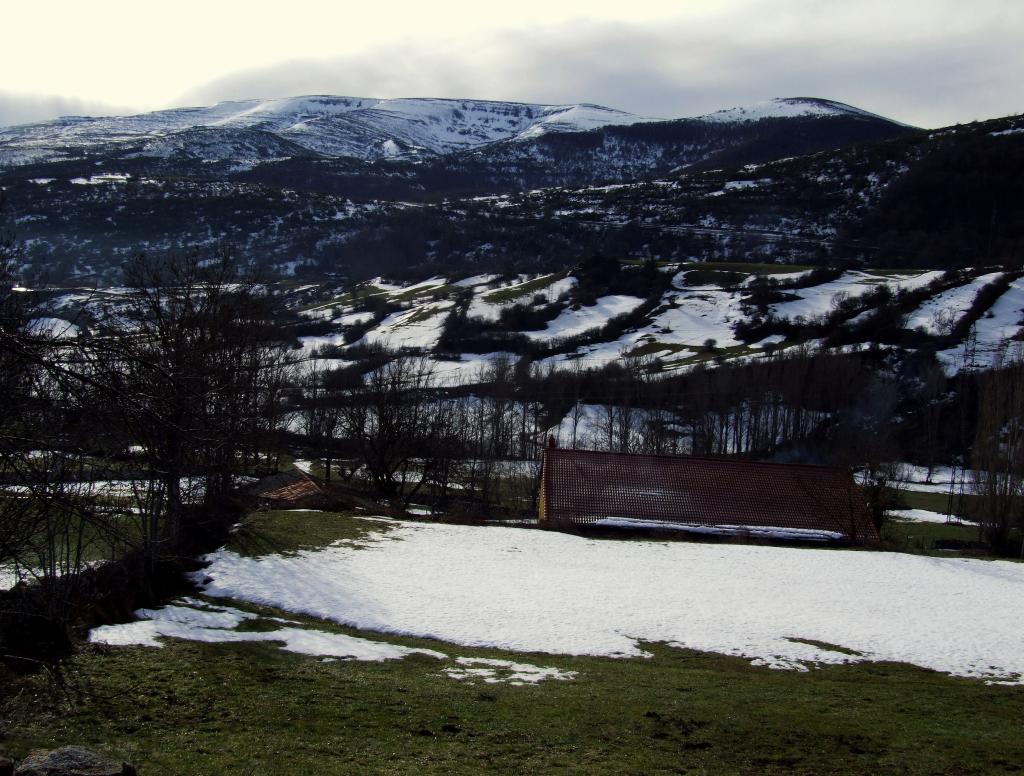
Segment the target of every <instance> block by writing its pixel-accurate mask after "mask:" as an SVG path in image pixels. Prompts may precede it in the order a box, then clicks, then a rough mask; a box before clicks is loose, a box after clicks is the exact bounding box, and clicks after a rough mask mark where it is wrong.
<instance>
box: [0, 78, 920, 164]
mask: <svg viewBox="0 0 1024 776" xmlns="http://www.w3.org/2000/svg"><path fill="white" fill-rule="evenodd" d="M836 116H845V117H858V118H865V119H868V118H870V119H871V120H874V121H881V122H889V123H891V124H893V125H898V122H892V121H891V120H889V119H885V118H884V117H880V116H877V115H876V114H871V113H869V112H868V111H864V110H862V109H860V108H854V107H852V106H848V105H845V104H843V103H838V102H835V101H831V100H824V99H822V98H776V99H774V100H770V101H768V102H764V103H758V104H757V105H754V106H748V107H746V108H743V107H741V108H730V109H726V110H724V111H718V112H717V113H713V114H706V115H704V116H696V117H688V118H681V119H661V118H655V117H650V116H639V115H634V114H631V113H628V112H626V111H622V110H618V109H616V108H610V107H606V106H603V105H597V104H594V103H586V102H583V103H568V104H545V103H522V102H505V101H498V100H469V99H450V98H396V99H376V98H365V97H347V96H335V95H306V96H299V97H286V98H272V99H253V100H230V101H223V102H219V103H216V104H214V105H212V106H200V107H183V108H169V109H165V110H160V111H152V112H148V113H141V114H135V115H130V116H110V117H88V116H70V117H61V118H58V119H54V120H51V121H47V122H38V123H34V124H21V125H15V126H11V127H0V165H3V166H17V165H19V164H24V163H31V162H40V161H60V160H62V159H68V158H73V157H74V155H75V153H76V152H77V153H85V152H89V151H96V150H106V151H118V150H121V151H124V152H126V153H134V154H137V155H141V156H146V155H147V152H148V147H147V144H148V143H151V142H153V141H155V140H157V139H159V138H164V137H167V136H168V135H174V134H176V133H182V132H185V133H187V132H192V131H194V130H197V129H200V128H202V129H206V130H210V131H221V130H223V131H225V132H228V131H230V130H232V129H235V130H238V129H241V130H257V131H264V132H268V133H270V134H272V135H274V136H276V137H278V138H280V139H282V140H286V141H289V142H291V143H294V144H295V145H297V146H300V147H302V148H304V149H306V151H307V152H308V153H310V154H313V155H318V156H324V157H352V158H357V159H363V160H366V161H372V160H387V159H412V160H416V159H420V158H424V157H433V156H438V155H445V154H450V153H458V152H462V151H473V150H479V149H481V148H486V147H488V146H490V145H493V144H495V143H503V142H505V143H507V142H528V141H533V140H538V139H542V138H544V137H545V136H548V135H552V134H575V133H585V132H589V131H595V130H600V129H603V128H606V127H625V126H634V125H637V124H650V123H672V122H679V121H683V122H697V123H708V124H710V123H715V124H730V123H749V122H751V121H755V120H758V119H761V118H771V119H793V118H804V119H806V118H812V117H813V118H822V117H836ZM901 126H902V125H901ZM185 140H186V141H187V138H186V139H185ZM185 145H187V143H186V144H185ZM183 148H184V149H185V150H184V153H185V154H186V155H188V149H187V147H185V146H183ZM224 149H225V153H227V154H229V155H230V154H231V153H232V151H231V150H230V144H229V143H225V144H224ZM193 155H194V154H193ZM236 155H237V154H236Z"/></svg>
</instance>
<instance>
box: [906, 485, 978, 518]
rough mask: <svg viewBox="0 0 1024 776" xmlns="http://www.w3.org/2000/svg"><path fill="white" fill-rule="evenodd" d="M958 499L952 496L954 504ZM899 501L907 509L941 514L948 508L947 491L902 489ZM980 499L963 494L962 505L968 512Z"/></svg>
mask: <svg viewBox="0 0 1024 776" xmlns="http://www.w3.org/2000/svg"><path fill="white" fill-rule="evenodd" d="M959 500H960V497H959V496H957V497H954V500H953V501H954V505H955V504H957V503H958V502H959ZM900 501H901V502H902V503H903V504H905V505H906V508H907V509H927V510H928V511H930V512H938V513H939V514H943V515H944V514H946V510H947V509H948V508H949V494H948V493H922V492H920V491H916V490H902V491H900ZM980 501H981V499H980V498H979V497H978V496H974V495H971V494H965V495H964V496H963V505H964V508H965V509H966V510H967V511H968V512H970V511H971V508H972V507H973V506H975V505H977V504H978V503H979V502H980Z"/></svg>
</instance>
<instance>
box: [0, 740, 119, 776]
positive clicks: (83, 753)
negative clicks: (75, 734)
mask: <svg viewBox="0 0 1024 776" xmlns="http://www.w3.org/2000/svg"><path fill="white" fill-rule="evenodd" d="M2 773H3V771H0V774H2ZM14 776H136V773H135V768H134V767H133V766H132V765H130V764H128V763H123V762H116V761H114V760H108V759H106V758H104V757H100V756H99V755H98V754H96V753H95V752H91V751H89V750H88V749H83V748H82V747H80V746H65V747H62V748H61V749H55V750H54V751H52V752H33V753H32V754H30V755H29V756H28V757H26V758H25V759H24V760H22V761H21V765H19V766H18V769H17V770H16V771H15V772H14Z"/></svg>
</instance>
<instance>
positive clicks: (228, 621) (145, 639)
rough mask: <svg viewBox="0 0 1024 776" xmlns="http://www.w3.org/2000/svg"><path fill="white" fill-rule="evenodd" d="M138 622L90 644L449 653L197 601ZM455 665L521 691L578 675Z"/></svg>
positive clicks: (333, 654)
mask: <svg viewBox="0 0 1024 776" xmlns="http://www.w3.org/2000/svg"><path fill="white" fill-rule="evenodd" d="M135 616H136V617H138V618H139V619H138V620H135V621H134V622H126V623H121V624H118V625H102V626H100V627H98V628H93V629H92V630H91V631H90V632H89V642H90V643H92V644H106V645H108V646H114V647H128V646H140V647H155V648H157V649H159V648H162V647H163V643H162V642H161V641H160V639H162V638H177V639H185V640H187V641H203V642H208V643H225V642H232V643H237V642H242V641H263V642H271V643H279V644H280V645H281V649H283V650H284V651H285V652H295V653H298V654H300V655H313V656H317V657H326V658H328V659H333V660H338V659H340V660H361V661H372V662H382V661H385V660H401V659H402V658H405V657H408V656H409V655H416V654H419V655H426V656H427V657H433V658H437V659H438V660H446V659H448V655H446V654H445V653H443V652H438V651H437V650H433V649H419V648H415V647H402V646H399V645H397V644H388V643H387V642H383V641H373V640H371V639H363V638H359V637H358V636H349V635H346V634H344V633H329V632H327V631H321V630H315V629H311V628H292V627H283V628H277V629H275V630H266V631H239V630H237V628H238V626H239V625H241V624H242V623H243V622H245V621H247V620H262V621H264V622H268V621H269V622H276V623H281V624H282V625H286V626H287V625H297V624H298V623H295V622H293V621H291V620H283V619H281V618H279V617H260V616H259V615H257V614H253V613H252V612H245V611H242V610H241V609H236V608H234V607H231V606H212V605H210V604H208V603H206V602H204V601H201V600H198V599H195V598H183V599H180V600H178V601H176V602H175V603H173V604H169V605H167V606H163V607H161V608H159V609H139V610H138V611H137V612H135ZM455 664H456V665H455V666H454V667H449V668H444V669H442V673H444V674H445V675H446V676H448V677H449V678H451V679H455V680H458V681H467V680H468V681H473V680H482V681H483V682H485V683H486V684H510V685H513V686H516V687H522V686H524V685H528V684H537V683H538V682H543V681H546V680H555V681H568V680H571V679H574V678H575V677H576V672H575V671H566V670H563V669H560V668H556V667H554V666H536V665H532V664H530V663H516V662H513V661H511V660H497V659H492V658H480V657H456V658H455Z"/></svg>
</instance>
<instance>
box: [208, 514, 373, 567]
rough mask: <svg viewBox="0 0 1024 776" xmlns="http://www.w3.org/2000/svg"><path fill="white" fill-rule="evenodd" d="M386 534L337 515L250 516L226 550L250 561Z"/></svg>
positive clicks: (365, 522)
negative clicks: (250, 559)
mask: <svg viewBox="0 0 1024 776" xmlns="http://www.w3.org/2000/svg"><path fill="white" fill-rule="evenodd" d="M388 530H390V527H389V526H388V525H387V523H383V522H379V521H369V520H365V521H364V520H354V519H352V518H351V517H349V516H345V515H341V514H338V513H337V512H295V511H271V512H254V513H253V514H251V515H249V516H248V517H247V518H246V519H245V520H244V521H243V523H242V525H241V527H240V528H239V530H238V531H237V532H236V533H235V534H234V535H233V536H232V537H231V541H230V542H229V544H228V547H229V549H232V550H234V551H235V552H237V553H239V554H240V555H247V556H250V557H253V556H259V555H273V554H289V553H294V552H298V551H299V550H311V549H316V548H318V547H326V546H327V545H329V544H333V543H334V542H337V541H342V540H344V541H355V542H358V541H359V540H361V539H365V538H366V537H368V536H369V535H370V534H371V533H385V532H387V531H388Z"/></svg>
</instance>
